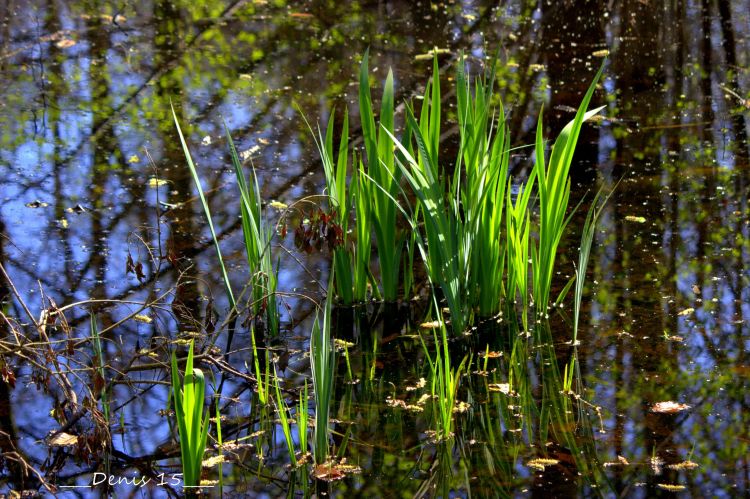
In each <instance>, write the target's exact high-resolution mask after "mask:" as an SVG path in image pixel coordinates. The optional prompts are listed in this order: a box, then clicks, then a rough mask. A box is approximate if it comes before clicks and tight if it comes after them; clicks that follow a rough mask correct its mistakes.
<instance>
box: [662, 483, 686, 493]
mask: <svg viewBox="0 0 750 499" xmlns="http://www.w3.org/2000/svg"><path fill="white" fill-rule="evenodd" d="M656 486H657V487H659V488H660V489H663V490H668V491H670V492H680V491H682V490H685V489H686V487H685V486H684V485H677V484H671V483H657V484H656Z"/></svg>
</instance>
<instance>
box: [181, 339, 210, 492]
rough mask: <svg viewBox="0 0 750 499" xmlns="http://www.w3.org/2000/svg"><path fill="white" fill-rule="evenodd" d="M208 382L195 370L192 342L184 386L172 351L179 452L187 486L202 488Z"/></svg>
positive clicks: (206, 435)
mask: <svg viewBox="0 0 750 499" xmlns="http://www.w3.org/2000/svg"><path fill="white" fill-rule="evenodd" d="M205 396H206V382H205V379H204V377H203V372H202V371H201V370H200V369H193V342H192V341H191V342H190V350H189V351H188V356H187V361H186V363H185V378H184V382H183V384H182V386H181V384H180V375H179V372H178V369H177V357H176V356H175V353H174V352H172V399H173V401H174V407H175V417H176V418H177V426H178V429H179V433H180V453H181V456H182V472H183V478H184V480H185V487H197V486H199V485H200V477H201V463H202V462H203V453H204V452H205V450H206V440H207V438H208V421H209V415H208V413H206V414H205V416H204V414H203V404H204V399H205Z"/></svg>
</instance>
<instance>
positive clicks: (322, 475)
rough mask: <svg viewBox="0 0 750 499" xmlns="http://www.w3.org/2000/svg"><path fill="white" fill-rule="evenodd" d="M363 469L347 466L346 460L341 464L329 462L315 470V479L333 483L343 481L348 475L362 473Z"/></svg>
mask: <svg viewBox="0 0 750 499" xmlns="http://www.w3.org/2000/svg"><path fill="white" fill-rule="evenodd" d="M361 472H362V469H361V468H360V467H359V466H354V465H351V464H346V459H345V458H344V459H342V460H341V462H340V463H336V462H328V463H323V464H319V465H317V466H316V467H315V469H314V470H313V473H312V474H313V477H314V478H317V479H318V480H324V481H326V482H333V481H335V480H341V479H343V478H344V477H345V476H346V475H351V474H354V473H361Z"/></svg>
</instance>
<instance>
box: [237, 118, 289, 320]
mask: <svg viewBox="0 0 750 499" xmlns="http://www.w3.org/2000/svg"><path fill="white" fill-rule="evenodd" d="M224 131H225V132H226V135H227V141H228V142H229V152H230V156H231V158H232V166H233V167H234V174H235V178H236V180H237V187H238V189H239V191H240V201H241V203H240V215H241V217H242V235H243V238H244V242H245V254H246V256H247V263H248V268H249V270H250V272H251V278H250V289H251V294H252V310H253V314H254V316H255V317H256V318H258V317H264V318H265V327H266V328H267V330H268V331H269V332H270V333H271V334H272V335H276V334H278V332H279V307H278V303H277V300H276V286H277V283H278V273H279V269H278V262H277V265H276V268H274V265H273V260H272V255H271V239H272V238H273V227H272V226H271V225H270V224H268V223H266V221H265V220H264V218H263V215H262V213H261V197H260V188H259V186H258V177H257V175H256V174H255V168H252V173H253V177H252V180H253V183H252V185H253V189H252V190H251V189H249V188H248V186H247V182H246V180H245V174H244V173H243V171H242V163H241V162H240V158H239V155H238V154H237V148H236V147H235V145H234V140H232V135H231V134H230V133H229V128H228V127H227V124H226V123H224ZM251 166H252V164H251Z"/></svg>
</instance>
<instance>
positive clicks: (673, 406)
mask: <svg viewBox="0 0 750 499" xmlns="http://www.w3.org/2000/svg"><path fill="white" fill-rule="evenodd" d="M687 409H690V406H689V405H687V404H680V403H679V402H672V401H671V400H668V401H666V402H657V403H656V404H654V405H653V407H651V412H656V413H659V414H674V413H676V412H680V411H685V410H687Z"/></svg>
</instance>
